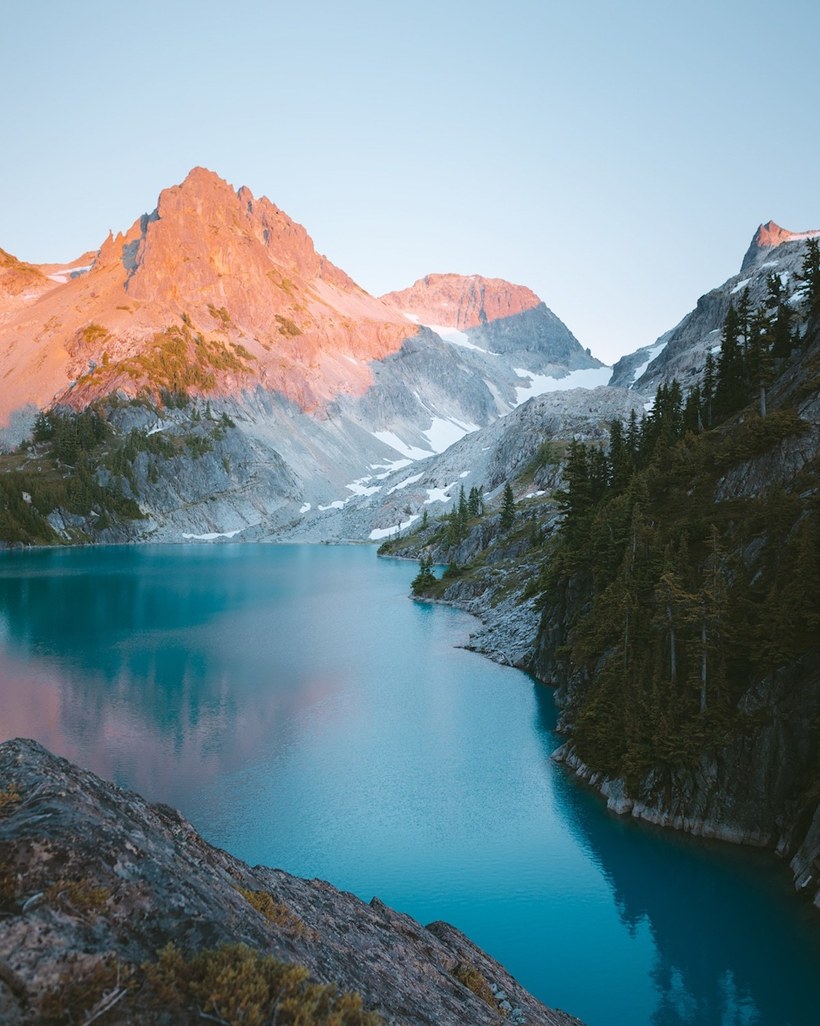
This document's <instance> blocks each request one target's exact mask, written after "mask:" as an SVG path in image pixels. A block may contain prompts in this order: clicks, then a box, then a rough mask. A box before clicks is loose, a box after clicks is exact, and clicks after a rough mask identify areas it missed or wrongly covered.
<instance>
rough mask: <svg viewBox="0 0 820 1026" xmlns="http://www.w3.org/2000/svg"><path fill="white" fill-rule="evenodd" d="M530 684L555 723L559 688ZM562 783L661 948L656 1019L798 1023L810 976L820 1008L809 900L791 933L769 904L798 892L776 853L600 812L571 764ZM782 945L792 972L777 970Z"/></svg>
mask: <svg viewBox="0 0 820 1026" xmlns="http://www.w3.org/2000/svg"><path fill="white" fill-rule="evenodd" d="M535 690H536V694H537V701H538V717H539V721H540V726H541V728H542V730H544V731H551V730H553V729H554V724H555V710H554V706H553V702H552V695H551V693H550V692H549V691H548V690H547V689H546V688H544V687H542V686H540V685H536V688H535ZM545 749H547V750H549V742H545ZM556 791H557V795H558V807H559V809H560V810H561V814H562V815H563V817H564V819H565V821H566V824H567V826H568V827H569V829H570V830H571V831H572V833H573V834H574V835H575V837H576V839H577V840H578V842H579V844H580V845H581V846H582V847H583V849H584V850H585V851H586V852H587V853H588V854H589V855H590V857H591V858H593V859H594V860H595V862H596V863H597V864H598V865H599V866H600V867H601V869H602V870H603V872H604V874H605V876H606V878H607V880H608V881H609V883H610V885H611V887H612V894H613V898H614V900H615V904H616V907H617V909H618V914H619V916H620V919H621V921H622V922H623V924H624V926H625V927H626V928H627V929H628V930H629V931H630V933H631V934H634V933H635V931H636V930H637V928H638V925H639V924H640V923H641V922H642V921H644V920H645V921H646V922H647V923H648V924H649V927H650V930H651V932H652V936H653V939H654V941H655V950H656V953H657V962H656V965H655V966H654V968H653V970H652V979H653V983H654V986H655V990H656V994H657V1008H656V1010H655V1012H654V1014H653V1016H652V1021H653V1023H655V1024H656V1026H747V1024H753V1023H754V1024H760V1026H769V1024H775V1023H777V1024H789V1023H798V1022H802V1021H803V1012H802V1011H801V1009H805V1007H806V992H805V988H806V985H807V984H806V981H807V980H814V981H815V982H814V984H813V987H814V988H815V990H816V995H815V1000H814V1006H815V1007H820V983H818V982H817V975H816V966H817V959H818V954H820V951H819V950H818V942H817V935H816V928H815V929H813V928H812V927H813V925H815V924H812V923H811V922H810V920H809V918H808V910H806V911H807V916H806V918H805V920H801V921H800V926H801V927H802V929H799V930H798V931H797V932H795V931H794V928H793V927H794V923H793V922H792V923H791V924H790V925H791V929H789V928H787V926H786V923H785V921H784V920H782V919H780V920H777V918H776V917H774V916H770V915H768V914H767V913H768V909H767V908H765V906H766V905H768V904H774V903H777V902H780V901H783V900H784V898H785V900H792V901H795V900H797V899H795V898H793V897H792V896H791V895H787V894H786V892H787V891H788V889H789V881H788V878H787V873H786V872H785V870H784V872H783V874H782V875H778V874H776V873H773V872H772V870H773V869H774V868H776V867H774V866H773V865H772V862H773V859H774V856H773V855H771V853H769V852H761V851H753V850H751V851H747V850H744V849H738V848H735V847H734V846H729V845H724V844H720V843H717V842H706V841H702V840H699V839H696V838H692V837H687V836H684V835H678V834H675V833H673V832H672V831H668V830H660V829H658V828H653V827H650V826H649V825H647V824H642V823H639V822H637V821H635V820H629V819H625V820H622V819H618V818H617V817H615V816H613V815H609V814H603V812H602V803H601V800H600V798H599V797H598V796H597V795H595V794H593V793H591V792H590V791H589V790H588V789H587V788H586V787H585V786H584V785H582V784H580V783H579V782H578V781H577V780H575V778H574V777H571V776H570V774H569V773H568V772H567V771H563V770H562V773H561V775H560V776H559V779H558V780H556ZM693 855H697V856H698V857H693ZM715 910H719V912H718V914H717V915H716V913H715ZM764 921H765V923H766V929H765V932H764V931H763V930H762V929H761V923H762V922H764ZM706 924H708V927H707V925H706ZM779 926H782V930H781V932H779V933H778V932H777V930H778V927H779ZM775 951H776V952H778V965H780V963H781V961H782V963H783V965H785V967H786V968H785V975H784V971H781V970H780V969H779V970H778V973H777V975H776V976H774V975H773V974H772V973H771V972H770V964H771V957H772V953H773V952H775ZM784 955H785V957H783V956H784ZM789 977H790V978H789ZM810 986H812V985H810ZM797 994H800V995H801V997H800V998H796V997H795V995H797Z"/></svg>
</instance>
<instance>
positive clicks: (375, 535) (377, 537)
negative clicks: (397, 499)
mask: <svg viewBox="0 0 820 1026" xmlns="http://www.w3.org/2000/svg"><path fill="white" fill-rule="evenodd" d="M419 519H420V517H419V514H418V513H414V514H413V515H412V516H411V517H410V519H409V520H404V521H403V522H402V523H400V524H394V525H393V526H392V527H374V528H373V530H372V531H371V532H370V534H369V535H368V538H369V539H370V540H371V541H381V540H382V538H389V537H390V535H391V534H396V532H397V531H403V530H405V528H407V527H409V526H410V525H411V524H414V523H415V522H416V521H417V520H419Z"/></svg>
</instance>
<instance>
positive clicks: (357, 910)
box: [0, 740, 578, 1026]
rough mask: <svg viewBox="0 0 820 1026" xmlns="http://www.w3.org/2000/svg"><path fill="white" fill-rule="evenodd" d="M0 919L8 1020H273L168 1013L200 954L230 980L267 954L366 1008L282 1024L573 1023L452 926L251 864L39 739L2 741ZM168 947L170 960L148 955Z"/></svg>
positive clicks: (211, 1007)
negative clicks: (212, 955)
mask: <svg viewBox="0 0 820 1026" xmlns="http://www.w3.org/2000/svg"><path fill="white" fill-rule="evenodd" d="M0 913H2V928H0V1021H2V1022H3V1023H6V1024H9V1026H12V1024H19V1026H22V1024H26V1023H46V1022H54V1023H60V1022H66V1023H68V1022H83V1023H90V1022H91V1021H93V1020H95V1019H96V1018H97V1017H100V1018H101V1017H102V1016H103V1015H104V1019H103V1021H104V1022H105V1023H106V1024H125V1023H171V1022H173V1023H187V1022H191V1023H193V1022H201V1021H203V1019H204V1020H210V1021H218V1022H240V1021H242V1022H252V1021H253V1022H256V1021H260V1022H262V1021H264V1022H269V1021H272V1017H273V1014H274V1012H275V1009H271V1010H270V1012H269V1014H268V1015H267V1017H266V1018H263V1019H259V1020H256V1019H253V1017H252V1015H251V1013H250V1012H249V1011H248V1008H247V1007H246V1009H245V1012H244V1013H243V1015H242V1016H240V1017H237V1016H230V1015H229V1014H228V1013H227V1012H226V1010H225V1008H224V1007H222V1006H217V1004H216V1002H214V1004H207V1005H205V1004H203V1003H200V1004H199V1005H196V1004H194V1005H186V1004H185V1003H184V1002H180V1000H179V998H178V995H174V994H173V993H172V991H171V990H169V979H171V977H173V976H174V973H176V977H174V978H175V979H176V978H179V979H181V978H182V977H183V975H184V973H188V972H189V970H188V966H189V965H190V964H191V962H190V960H191V956H193V955H195V953H197V952H202V951H204V950H209V951H220V950H221V951H222V955H221V956H220V958H221V959H222V963H224V961H225V959H226V958H230V959H234V962H237V960H238V963H239V964H240V969H239V970H238V969H237V966H236V964H234V965H232V966H231V972H232V973H233V974H234V978H235V976H236V974H237V973H238V972H239V971H240V970H241V971H244V972H246V973H249V972H250V968H249V967H250V966H252V965H254V964H255V963H254V962H253V959H257V960H258V959H259V956H260V953H261V954H264V955H266V956H268V955H269V956H274V957H275V958H276V959H278V960H281V961H282V962H284V963H288V964H291V965H292V964H298V965H302V966H304V967H306V969H307V971H308V973H309V976H310V980H311V981H313V982H315V983H320V984H334V985H336V986H338V988H339V989H340V990H343V991H353V992H355V993H356V994H358V995H360V996H361V1001H362V1005H363V1009H358V1004H357V1002H355V1000H354V999H350V1000H349V1001H347V1003H346V1004H345V1003H344V1002H342V1005H341V1007H343V1008H344V1009H347V1015H346V1016H345V1015H341V1013H337V1014H339V1015H340V1017H339V1018H330V1017H327V1016H326V1017H324V1018H322V1017H321V1016H320V1017H311V1018H304V1019H302V1018H299V1019H297V1018H293V1017H288V1014H287V1013H286V1012H285V1011H283V1009H284V1008H285V1004H284V1003H283V1004H282V1005H281V1007H280V1009H279V1012H278V1013H276V1016H277V1018H276V1021H277V1022H279V1023H285V1022H299V1023H303V1022H304V1023H313V1022H315V1023H318V1022H323V1023H324V1022H328V1023H329V1022H333V1023H339V1024H342V1023H359V1022H361V1023H365V1022H366V1023H368V1024H372V1022H373V1021H374V1018H373V1017H374V1016H377V1017H380V1019H376V1020H375V1021H381V1020H383V1021H384V1022H387V1023H397V1024H398V1023H402V1024H405V1023H406V1024H420V1026H421V1024H438V1026H447V1024H452V1026H457V1024H461V1023H464V1024H467V1023H469V1024H493V1023H501V1022H503V1021H507V1022H514V1023H521V1024H523V1023H533V1024H544V1026H572V1024H573V1023H575V1024H577V1023H578V1020H576V1019H573V1018H572V1017H571V1016H568V1015H566V1014H564V1013H562V1012H557V1011H553V1010H551V1009H548V1008H546V1007H545V1006H544V1005H542V1004H541V1003H540V1002H539V1001H537V1000H536V999H535V998H533V997H532V996H531V995H530V994H528V993H527V992H526V991H525V990H523V988H522V987H520V986H519V985H518V984H517V983H516V981H515V980H514V979H513V978H512V977H511V976H510V975H509V974H508V973H507V972H506V971H505V970H504V969H503V968H502V967H501V966H500V965H499V964H498V963H497V962H495V961H494V960H493V959H491V958H490V957H489V956H488V955H486V954H485V953H484V952H482V951H481V950H480V949H478V948H477V947H476V946H475V945H474V944H472V943H471V942H470V941H469V940H468V939H467V938H466V937H464V936H463V935H462V934H461V933H459V932H458V930H456V929H454V928H453V927H452V926H449V925H447V924H446V923H433V924H431V925H430V926H428V927H423V926H421V925H420V924H419V923H417V922H415V921H414V920H413V919H411V918H410V917H409V916H406V915H402V914H400V913H398V912H394V911H392V910H391V909H389V908H388V907H387V906H386V905H384V904H383V903H382V902H380V901H379V900H378V899H377V898H374V899H373V900H372V901H371V902H370V904H369V905H367V904H365V903H363V902H362V901H360V900H359V899H358V898H356V897H354V896H353V895H352V894H346V893H343V892H340V891H337V890H336V889H335V888H333V887H332V886H331V885H330V884H328V883H324V882H323V881H320V880H301V879H298V878H296V877H293V876H290V875H288V874H287V873H284V872H282V871H280V870H275V869H266V868H263V867H258V866H257V867H254V868H251V867H250V866H248V865H246V864H245V863H243V862H241V861H239V860H238V859H235V858H233V857H232V856H231V855H229V854H228V853H227V852H224V851H220V850H219V849H216V848H213V847H211V846H210V845H209V844H207V843H206V842H205V841H204V840H203V839H202V838H201V837H200V836H199V835H198V834H197V833H196V832H195V831H194V829H193V827H192V826H191V825H190V824H189V823H187V822H186V821H185V820H184V819H183V818H182V817H181V816H180V815H179V814H178V813H177V812H175V811H174V810H173V809H171V808H168V807H167V806H163V805H151V804H149V803H148V802H146V801H144V800H143V799H142V798H140V797H139V796H138V795H136V794H134V793H133V792H129V791H124V790H121V789H119V788H117V787H115V786H114V785H113V784H109V783H106V782H104V781H102V780H100V779H99V778H98V777H96V776H95V775H94V774H92V773H89V772H86V771H84V770H81V769H79V768H77V767H76V766H74V765H72V764H71V763H69V762H67V761H66V760H64V759H61V758H58V757H56V756H54V755H52V754H50V753H49V752H48V751H46V750H45V749H44V748H43V747H42V746H40V745H38V744H37V743H36V742H33V741H26V740H15V741H8V742H5V743H4V744H2V745H0ZM169 942H173V944H174V945H175V950H173V951H171V952H170V953H169V951H168V950H166V953H165V955H164V956H162V957H161V958H159V961H158V952H159V950H160V949H163V947H164V946H165V945H167V944H168V943H169ZM226 944H234V945H236V944H241V945H245V946H247V947H246V948H230V949H225V948H222V946H223V945H226ZM226 952H227V955H226ZM186 960H187V961H186ZM158 966H160V968H157V967H158ZM242 967H244V969H242ZM172 970H173V971H172ZM224 976H225V972H223V973H222V975H221V976H220V978H219V979H217V974H216V972H212V977H213V979H208V980H206V984H207V986H208V987H212V988H213V989H214V990H216V988H217V987H218V986H222V987H223V989H224V988H225V987H226V986H227V984H225V983H224V980H223V977H224ZM220 980H223V982H221V983H220ZM189 982H190V981H189ZM247 989H248V990H250V986H249V985H248V986H247ZM317 992H318V989H317ZM321 993H322V994H324V992H321ZM175 1002H176V1003H175ZM350 1008H353V1009H354V1010H353V1012H352V1013H351V1012H350Z"/></svg>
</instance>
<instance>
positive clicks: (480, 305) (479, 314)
mask: <svg viewBox="0 0 820 1026" xmlns="http://www.w3.org/2000/svg"><path fill="white" fill-rule="evenodd" d="M382 299H383V300H384V301H385V302H386V303H388V304H389V305H390V306H393V307H395V308H396V309H398V310H401V311H403V312H407V313H410V314H412V315H413V316H414V317H417V318H418V319H419V320H420V321H421V323H422V324H437V325H441V326H444V327H448V328H457V329H458V330H459V331H467V330H468V329H470V328H477V327H479V326H480V325H482V324H487V323H488V322H489V321H496V320H499V319H500V318H502V317H513V316H515V315H516V314H520V313H524V311H525V310H532V309H535V307H537V306H539V305H540V304H541V300H540V299H539V298H538V296H536V294H535V293H534V292H533V291H532V290H531V289H528V288H527V287H526V286H525V285H513V284H512V283H511V282H508V281H504V280H503V279H502V278H484V277H482V276H481V275H480V274H470V275H464V274H428V275H425V276H424V277H423V278H419V280H418V281H416V282H414V283H413V284H412V285H411V286H410V288H408V289H403V290H401V291H398V292H388V293H387V294H386V295H384V296H382Z"/></svg>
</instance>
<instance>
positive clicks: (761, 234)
mask: <svg viewBox="0 0 820 1026" xmlns="http://www.w3.org/2000/svg"><path fill="white" fill-rule="evenodd" d="M818 237H820V229H817V230H811V231H806V232H790V231H788V230H787V229H786V228H781V227H780V225H779V224H777V222H776V221H767V222H766V223H765V224H761V225H760V226H759V227H758V229H757V231H756V232H755V233H754V235H753V236H752V241H751V243H750V244H749V248H748V249H747V250H746V255H745V256H744V257H743V263H742V264H741V265H740V270H741V271H747V270H749V269H750V268H751V267H754V265H755V264H756V263H758V262H759V261H760V259H761V258H762V256H763V255H764V254H765V253H767V252H768V251H769V250H771V249H775V248H776V247H777V246H782V245H784V243H788V242H804V241H805V240H806V239H816V238H818Z"/></svg>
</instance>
